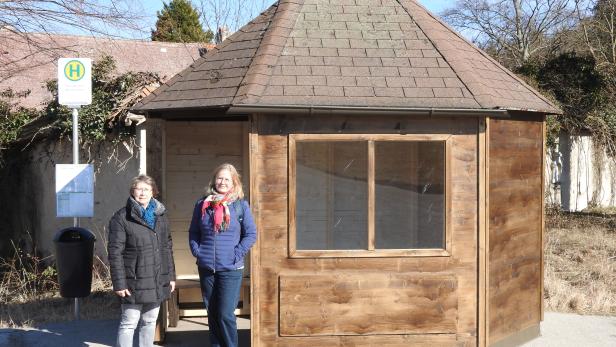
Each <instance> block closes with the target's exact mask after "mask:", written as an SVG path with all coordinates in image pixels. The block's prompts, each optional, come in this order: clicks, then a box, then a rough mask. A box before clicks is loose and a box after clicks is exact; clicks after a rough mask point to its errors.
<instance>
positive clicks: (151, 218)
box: [139, 199, 156, 229]
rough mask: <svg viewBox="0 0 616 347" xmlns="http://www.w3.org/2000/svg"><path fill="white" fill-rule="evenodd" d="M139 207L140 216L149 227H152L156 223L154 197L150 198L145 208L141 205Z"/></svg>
mask: <svg viewBox="0 0 616 347" xmlns="http://www.w3.org/2000/svg"><path fill="white" fill-rule="evenodd" d="M139 207H140V208H141V217H142V218H143V220H144V221H145V222H146V223H147V224H148V226H149V227H150V228H152V229H154V226H155V225H156V215H155V214H154V211H155V210H156V203H155V202H154V199H150V203H149V204H148V207H147V208H143V206H141V205H140V206H139Z"/></svg>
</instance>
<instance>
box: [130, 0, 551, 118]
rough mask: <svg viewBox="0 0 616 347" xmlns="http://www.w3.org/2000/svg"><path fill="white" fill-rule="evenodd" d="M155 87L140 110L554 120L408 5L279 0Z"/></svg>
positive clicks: (534, 98)
mask: <svg viewBox="0 0 616 347" xmlns="http://www.w3.org/2000/svg"><path fill="white" fill-rule="evenodd" d="M221 62H222V63H221ZM213 63H218V64H213ZM231 66H232V67H231ZM161 88H162V89H161V92H160V93H157V95H152V96H151V97H150V98H148V99H145V100H144V101H143V102H142V103H140V104H139V105H138V106H137V107H136V109H137V110H142V111H148V110H162V109H179V108H192V107H197V108H203V107H209V106H218V107H231V106H241V105H259V106H267V105H270V106H284V105H288V106H294V107H297V106H300V107H301V106H305V107H313V106H370V107H411V108H414V107H417V108H458V109H459V108H468V109H495V108H499V109H516V110H518V109H524V110H531V111H537V112H544V113H560V111H559V110H558V108H556V107H555V106H554V105H552V104H551V103H550V102H549V101H548V100H547V99H545V98H544V97H542V96H541V95H540V94H539V93H538V92H536V91H535V90H533V89H532V88H531V87H529V86H528V85H526V84H525V83H524V82H523V81H522V80H520V79H519V78H517V77H516V76H515V75H514V74H513V73H511V72H510V71H508V70H506V69H505V68H504V67H502V66H501V65H499V64H498V63H497V62H496V61H494V60H493V59H491V58H490V57H489V56H488V55H487V54H486V53H484V52H482V51H481V50H479V49H478V48H476V47H475V46H473V45H472V44H471V43H469V42H468V41H466V40H465V39H463V38H462V37H461V36H460V35H459V34H457V33H455V32H454V31H453V30H452V29H450V28H449V27H448V26H447V25H445V24H444V23H443V22H442V21H440V20H439V19H438V18H436V17H435V16H434V15H432V14H430V13H429V12H428V11H427V10H426V9H425V8H423V7H422V6H421V5H419V4H417V3H416V2H415V1H413V0H401V1H395V0H344V1H341V0H338V1H337V0H281V1H279V2H278V3H277V4H275V5H273V6H272V7H270V8H269V9H268V10H267V11H265V12H264V13H262V14H261V15H260V16H259V17H257V18H255V20H253V21H252V22H250V23H249V24H247V25H246V26H244V27H243V28H242V29H240V31H238V32H237V33H236V34H234V35H232V36H231V37H229V38H228V39H227V40H226V41H225V42H223V44H222V45H221V46H219V47H218V49H217V50H216V51H214V52H210V53H209V54H207V55H206V56H205V57H204V58H202V61H200V62H197V63H195V64H193V67H190V68H189V69H187V70H185V71H184V72H183V73H182V74H181V77H180V78H179V79H176V80H174V81H170V82H169V83H167V85H165V86H163V87H161Z"/></svg>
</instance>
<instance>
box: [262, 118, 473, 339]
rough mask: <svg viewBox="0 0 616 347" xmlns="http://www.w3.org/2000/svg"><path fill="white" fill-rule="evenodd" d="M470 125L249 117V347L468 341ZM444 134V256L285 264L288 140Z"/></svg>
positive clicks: (470, 330) (308, 260) (303, 260)
mask: <svg viewBox="0 0 616 347" xmlns="http://www.w3.org/2000/svg"><path fill="white" fill-rule="evenodd" d="M477 129H478V121H477V119H410V118H394V117H383V116H374V117H348V118H347V117H323V118H317V117H315V116H313V117H301V116H296V117H291V116H288V117H282V116H273V115H255V116H254V117H253V128H252V135H251V160H254V161H253V162H252V163H251V170H253V171H252V172H253V173H254V174H253V177H252V189H253V190H252V193H253V197H252V200H251V201H252V204H253V206H252V207H253V209H254V210H255V211H256V214H257V222H258V227H259V240H258V243H257V245H256V248H255V249H254V251H255V254H254V257H253V260H255V261H256V264H255V263H253V275H255V272H258V276H254V278H253V289H254V288H258V291H255V292H253V306H252V307H253V310H252V346H263V347H265V346H267V347H269V346H294V347H301V346H343V345H344V346H347V345H352V346H376V345H383V346H409V345H413V346H452V345H456V346H474V345H476V344H477V271H478V268H477V242H478V240H477V232H478V227H477V226H478V217H477V209H478V205H477V203H474V202H477V201H478V190H477V187H478V170H477V167H478V155H477V153H478V147H477V143H478V137H477ZM293 133H343V134H352V133H371V134H452V135H453V139H452V141H453V142H452V144H451V162H450V163H451V168H450V170H451V182H450V184H451V201H452V210H453V211H455V213H453V214H452V218H451V220H450V221H449V222H450V223H451V229H452V239H453V240H452V251H451V255H450V256H434V257H373V258H352V257H345V258H339V257H338V258H336V257H330V258H291V257H290V256H289V239H288V236H289V232H288V230H289V227H288V223H289V216H288V202H289V197H288V189H289V177H288V143H289V139H288V135H289V134H293Z"/></svg>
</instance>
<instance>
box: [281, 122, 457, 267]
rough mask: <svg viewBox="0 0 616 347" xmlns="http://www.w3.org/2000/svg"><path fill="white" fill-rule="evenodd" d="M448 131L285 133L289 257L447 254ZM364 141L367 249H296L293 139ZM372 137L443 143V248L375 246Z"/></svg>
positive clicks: (449, 218) (373, 145)
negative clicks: (442, 132) (378, 247)
mask: <svg viewBox="0 0 616 347" xmlns="http://www.w3.org/2000/svg"><path fill="white" fill-rule="evenodd" d="M452 138H453V136H452V135H451V134H404V135H401V134H289V144H288V158H289V181H288V182H289V185H288V189H289V200H288V216H289V219H288V230H289V238H288V251H289V257H290V258H371V257H374V258H386V257H449V256H451V202H452V199H451V143H452ZM335 141H341V142H344V141H365V142H368V143H367V148H368V167H367V168H366V169H367V183H368V201H367V204H368V206H367V211H368V213H367V224H368V230H367V232H368V249H365V250H354V249H350V250H298V249H297V223H296V198H297V195H296V194H297V190H296V189H297V188H296V182H297V162H296V158H297V157H296V155H297V152H296V148H297V147H296V146H297V142H335ZM375 141H377V142H379V141H391V142H442V143H443V144H444V146H443V147H444V150H445V153H444V161H445V163H444V170H445V177H444V179H445V185H444V199H445V201H444V209H445V211H444V214H443V215H444V216H445V223H444V229H445V230H444V231H443V232H444V234H445V235H444V237H445V248H422V249H376V248H375V243H376V242H375V241H376V234H375V232H376V230H375V218H376V216H375V196H376V191H375V168H376V167H375Z"/></svg>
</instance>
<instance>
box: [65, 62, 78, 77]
mask: <svg viewBox="0 0 616 347" xmlns="http://www.w3.org/2000/svg"><path fill="white" fill-rule="evenodd" d="M68 73H69V74H70V75H71V78H79V76H81V64H70V65H69V66H68Z"/></svg>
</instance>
